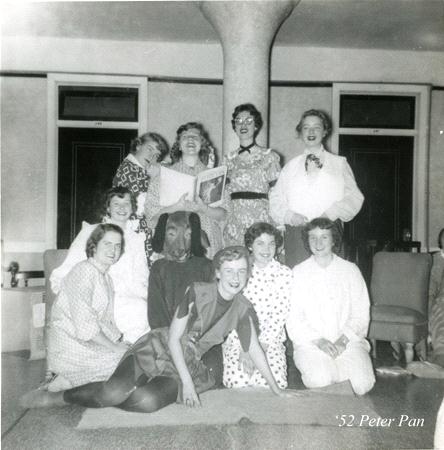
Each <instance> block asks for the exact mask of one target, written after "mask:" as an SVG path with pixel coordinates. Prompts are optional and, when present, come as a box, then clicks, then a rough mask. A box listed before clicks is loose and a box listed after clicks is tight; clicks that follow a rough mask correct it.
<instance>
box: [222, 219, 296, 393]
mask: <svg viewBox="0 0 444 450" xmlns="http://www.w3.org/2000/svg"><path fill="white" fill-rule="evenodd" d="M281 245H282V236H281V234H280V232H279V230H277V229H276V228H275V227H274V226H273V225H270V224H268V223H265V222H258V223H255V224H253V225H252V226H251V227H250V228H248V230H247V232H246V233H245V246H246V247H247V248H248V250H249V251H250V253H251V262H252V271H251V276H250V278H249V280H248V284H247V286H246V288H245V289H244V290H243V292H242V294H243V295H244V296H245V297H246V298H247V299H248V300H249V301H250V302H251V303H252V305H253V306H254V309H255V311H256V314H257V316H258V319H259V329H260V335H259V341H260V344H261V346H262V348H263V350H264V352H265V354H266V356H267V360H268V364H269V365H270V369H271V371H272V373H273V375H274V378H275V379H276V382H277V384H278V385H279V387H281V388H283V389H285V388H286V387H287V361H286V356H285V345H284V342H285V339H286V335H285V328H284V327H285V321H286V320H287V316H288V312H289V309H290V287H291V281H292V273H291V270H290V269H289V268H288V267H286V266H284V265H282V264H280V263H279V262H278V261H276V260H275V259H274V257H275V256H276V250H277V249H278V248H279V247H280V246H281ZM222 348H223V355H224V380H223V382H224V385H225V386H226V387H228V388H237V387H244V386H266V384H267V382H266V380H265V378H264V377H263V376H262V375H261V374H260V372H259V371H258V370H254V365H253V364H252V361H251V359H250V358H249V357H248V355H247V354H246V353H245V352H244V351H242V346H241V344H240V341H239V337H238V336H237V333H236V332H235V331H233V332H231V333H230V334H229V335H228V338H227V340H226V341H225V343H224V344H223V346H222Z"/></svg>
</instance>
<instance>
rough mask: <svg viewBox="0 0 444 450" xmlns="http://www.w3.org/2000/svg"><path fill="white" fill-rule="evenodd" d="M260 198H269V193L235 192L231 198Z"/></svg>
mask: <svg viewBox="0 0 444 450" xmlns="http://www.w3.org/2000/svg"><path fill="white" fill-rule="evenodd" d="M260 198H264V199H265V200H267V199H268V194H263V193H262V192H233V193H232V194H231V200H256V199H260Z"/></svg>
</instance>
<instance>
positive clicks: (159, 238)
mask: <svg viewBox="0 0 444 450" xmlns="http://www.w3.org/2000/svg"><path fill="white" fill-rule="evenodd" d="M167 221H168V214H167V213H164V214H161V215H160V217H159V220H158V221H157V225H156V229H155V230H154V236H153V239H152V240H151V246H152V248H153V250H154V251H155V252H156V253H162V252H163V245H164V243H165V231H166V224H167Z"/></svg>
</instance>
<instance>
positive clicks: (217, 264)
mask: <svg viewBox="0 0 444 450" xmlns="http://www.w3.org/2000/svg"><path fill="white" fill-rule="evenodd" d="M242 258H245V260H246V261H247V270H248V273H250V255H249V253H248V250H247V249H246V248H245V247H243V246H242V245H233V246H231V247H225V248H223V249H222V250H219V251H218V252H217V253H216V254H215V255H214V258H213V270H214V273H216V270H219V269H220V268H221V266H222V264H223V263H224V262H225V261H237V260H238V259H242Z"/></svg>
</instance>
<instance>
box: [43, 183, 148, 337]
mask: <svg viewBox="0 0 444 450" xmlns="http://www.w3.org/2000/svg"><path fill="white" fill-rule="evenodd" d="M135 208H136V204H135V201H134V197H133V196H132V194H131V192H130V191H129V190H128V189H127V188H124V187H115V188H112V189H110V190H109V191H108V192H107V194H106V202H105V209H106V214H107V216H106V217H105V219H104V221H105V222H108V223H112V224H114V225H118V226H119V227H120V228H122V230H124V234H125V245H126V249H125V253H124V254H123V255H122V257H121V258H120V259H119V261H118V262H117V263H116V264H114V265H113V266H112V267H111V268H110V270H109V274H110V276H111V279H112V280H113V285H114V292H115V297H114V317H115V320H116V324H117V326H118V328H119V329H120V331H122V333H123V334H124V338H125V340H126V341H128V342H135V341H136V340H137V339H138V338H139V337H140V336H142V335H143V334H145V333H146V332H147V331H148V330H149V327H148V320H147V290H148V265H147V260H146V255H145V249H144V245H145V244H144V242H145V235H144V234H143V233H136V232H135V231H133V229H132V225H133V224H132V221H131V220H129V218H130V216H131V214H132V213H133V212H134V211H135ZM96 226H97V224H94V225H90V224H88V223H86V222H84V223H83V228H82V230H81V231H80V233H79V234H78V235H77V237H76V238H75V240H74V241H73V243H72V244H71V247H70V249H69V252H68V256H67V257H66V259H65V261H64V262H63V264H62V265H61V266H60V267H58V268H57V269H55V270H54V271H53V272H52V274H51V277H50V282H51V288H52V290H53V291H54V293H56V294H57V293H58V292H59V290H60V285H61V282H62V280H63V279H64V278H65V277H66V276H67V274H68V273H69V272H70V270H71V269H72V268H73V267H74V266H75V265H76V264H77V263H78V262H80V261H83V260H84V259H86V254H85V246H86V242H87V240H88V238H89V236H90V235H91V232H92V231H93V230H94V229H95V228H96Z"/></svg>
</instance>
